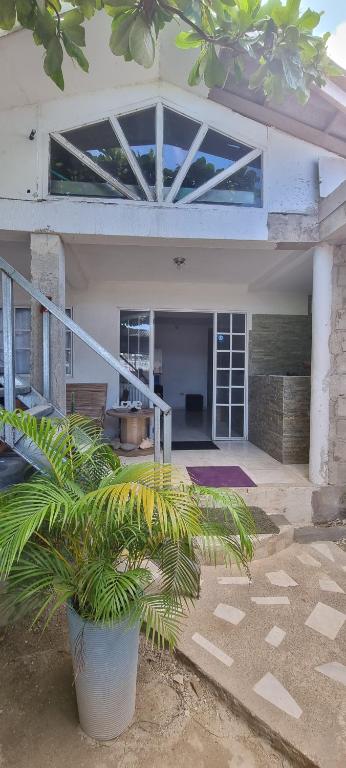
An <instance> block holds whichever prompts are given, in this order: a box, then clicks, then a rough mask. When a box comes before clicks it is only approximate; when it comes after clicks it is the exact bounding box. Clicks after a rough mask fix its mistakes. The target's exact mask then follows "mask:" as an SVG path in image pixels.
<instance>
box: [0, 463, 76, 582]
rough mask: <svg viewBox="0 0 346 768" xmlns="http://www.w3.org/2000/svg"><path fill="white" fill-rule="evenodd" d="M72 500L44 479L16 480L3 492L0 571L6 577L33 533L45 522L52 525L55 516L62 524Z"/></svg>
mask: <svg viewBox="0 0 346 768" xmlns="http://www.w3.org/2000/svg"><path fill="white" fill-rule="evenodd" d="M72 508H73V500H72V499H71V497H70V495H69V494H68V493H67V492H66V491H65V490H64V489H63V488H61V487H59V486H57V485H54V484H53V483H51V482H49V480H48V479H45V478H41V479H37V478H36V479H35V480H34V481H33V483H20V484H18V485H15V486H13V487H12V488H10V489H9V490H8V491H5V492H4V493H3V494H2V497H1V505H0V574H1V576H2V577H3V578H4V577H6V576H7V575H8V574H9V572H10V570H11V568H12V566H13V563H14V562H15V561H16V559H18V558H19V557H20V555H21V553H22V552H23V550H24V548H25V547H26V545H27V544H28V542H29V541H30V539H32V537H33V536H34V535H35V534H38V533H39V532H40V530H41V528H42V526H43V523H47V526H48V528H52V527H53V526H54V525H55V524H56V522H57V520H58V518H59V525H60V526H61V527H63V526H64V523H65V522H66V520H68V518H69V516H70V515H71V510H72Z"/></svg>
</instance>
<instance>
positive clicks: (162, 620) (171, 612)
mask: <svg viewBox="0 0 346 768" xmlns="http://www.w3.org/2000/svg"><path fill="white" fill-rule="evenodd" d="M139 604H140V618H141V621H142V622H143V623H144V625H145V635H146V639H147V640H151V642H152V644H153V645H154V644H156V645H157V646H158V647H159V648H164V646H165V643H168V645H169V647H170V648H174V646H175V645H176V643H177V640H178V637H179V634H180V631H181V622H182V619H183V618H184V615H185V613H184V610H183V607H182V605H181V602H180V601H178V600H176V599H174V598H173V597H172V596H171V595H162V594H158V595H143V596H142V597H141V598H140V601H139Z"/></svg>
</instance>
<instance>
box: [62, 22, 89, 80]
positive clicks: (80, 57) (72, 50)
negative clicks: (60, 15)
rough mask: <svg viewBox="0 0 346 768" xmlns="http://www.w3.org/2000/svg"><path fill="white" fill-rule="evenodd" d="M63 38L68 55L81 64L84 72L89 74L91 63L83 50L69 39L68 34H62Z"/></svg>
mask: <svg viewBox="0 0 346 768" xmlns="http://www.w3.org/2000/svg"><path fill="white" fill-rule="evenodd" d="M62 38H63V41H64V46H65V50H66V53H67V55H68V56H70V57H71V59H74V60H75V61H76V62H77V64H79V66H80V68H81V69H82V70H83V72H89V62H88V59H87V58H86V56H85V55H84V53H83V51H82V49H81V48H80V47H79V46H78V45H76V44H75V43H74V42H73V41H72V40H71V39H70V38H69V36H68V34H67V33H66V32H63V33H62Z"/></svg>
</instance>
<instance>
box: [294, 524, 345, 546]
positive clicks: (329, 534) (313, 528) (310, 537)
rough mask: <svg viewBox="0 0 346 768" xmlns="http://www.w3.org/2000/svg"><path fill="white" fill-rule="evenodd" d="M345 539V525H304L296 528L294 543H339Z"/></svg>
mask: <svg viewBox="0 0 346 768" xmlns="http://www.w3.org/2000/svg"><path fill="white" fill-rule="evenodd" d="M341 539H346V525H327V526H324V525H306V526H303V527H302V528H296V529H295V531H294V541H299V542H301V544H309V543H310V542H311V541H341Z"/></svg>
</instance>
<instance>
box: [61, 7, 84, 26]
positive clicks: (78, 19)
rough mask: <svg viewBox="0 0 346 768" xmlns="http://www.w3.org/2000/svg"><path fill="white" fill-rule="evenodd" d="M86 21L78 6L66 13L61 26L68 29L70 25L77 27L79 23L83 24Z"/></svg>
mask: <svg viewBox="0 0 346 768" xmlns="http://www.w3.org/2000/svg"><path fill="white" fill-rule="evenodd" d="M83 21H84V16H83V14H82V13H81V11H79V10H78V9H77V8H74V10H73V11H69V12H68V13H66V14H65V15H64V18H63V20H62V23H61V26H62V28H63V29H68V28H69V27H75V26H78V25H79V24H82V22H83Z"/></svg>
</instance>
